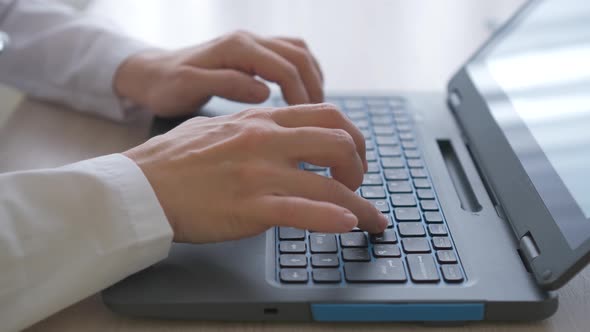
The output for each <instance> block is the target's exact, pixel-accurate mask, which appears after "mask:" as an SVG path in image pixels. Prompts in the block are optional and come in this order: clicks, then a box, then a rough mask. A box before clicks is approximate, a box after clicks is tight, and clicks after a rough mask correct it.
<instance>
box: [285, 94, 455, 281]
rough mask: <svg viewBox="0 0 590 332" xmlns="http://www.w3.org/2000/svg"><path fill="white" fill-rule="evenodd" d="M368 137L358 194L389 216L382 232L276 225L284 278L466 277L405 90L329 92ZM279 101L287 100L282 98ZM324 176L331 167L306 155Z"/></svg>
mask: <svg viewBox="0 0 590 332" xmlns="http://www.w3.org/2000/svg"><path fill="white" fill-rule="evenodd" d="M327 101H328V102H330V103H333V104H336V105H337V106H339V108H340V109H341V110H342V111H343V112H344V113H345V114H346V115H347V116H348V117H349V118H350V119H351V120H352V121H353V122H354V123H355V124H356V126H357V127H358V128H359V129H360V131H361V132H362V133H363V135H364V137H365V143H366V147H367V154H366V156H367V161H368V163H369V169H368V172H367V173H366V174H365V175H364V179H363V183H362V186H361V187H360V188H359V189H358V190H357V194H358V195H360V196H362V197H363V198H365V199H367V200H369V201H370V202H371V203H373V205H375V207H377V208H378V209H379V210H380V211H381V212H382V213H383V214H385V215H386V216H387V217H388V219H389V225H388V227H387V229H386V230H385V231H384V232H383V233H382V234H368V233H367V232H363V231H361V230H360V229H356V228H355V229H354V230H353V231H351V232H349V233H343V234H328V233H316V232H311V231H307V230H300V229H295V228H289V227H277V228H276V239H277V241H276V257H277V262H276V264H277V280H278V281H279V282H281V283H283V284H309V285H315V284H346V283H400V284H408V283H448V284H457V283H462V282H463V281H464V273H463V269H462V267H461V265H460V262H459V259H458V255H457V252H456V251H455V248H454V245H453V240H452V238H451V235H450V234H449V231H448V228H447V226H446V221H445V218H444V216H443V214H442V213H441V211H440V206H439V204H438V200H437V197H436V192H435V190H434V188H433V185H432V182H431V181H430V176H429V173H428V170H427V167H426V165H425V164H424V160H423V159H422V155H421V152H420V149H419V148H420V147H419V144H418V143H417V141H416V137H415V132H414V128H413V122H412V117H411V116H410V114H409V113H408V112H409V111H408V110H407V109H406V108H405V103H404V100H403V99H402V98H399V97H370V98H357V97H354V98H353V97H350V98H349V97H342V98H328V99H327ZM275 103H276V105H284V104H282V102H281V101H279V100H278V99H277V100H276V101H275ZM301 167H302V168H303V169H305V170H307V171H310V172H315V173H317V174H320V175H323V176H330V170H329V169H327V168H324V167H319V166H315V165H311V164H307V163H304V164H302V165H301Z"/></svg>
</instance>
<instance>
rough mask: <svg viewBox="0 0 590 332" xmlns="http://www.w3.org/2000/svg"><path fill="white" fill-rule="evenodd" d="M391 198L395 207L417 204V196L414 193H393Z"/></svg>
mask: <svg viewBox="0 0 590 332" xmlns="http://www.w3.org/2000/svg"><path fill="white" fill-rule="evenodd" d="M390 198H391V204H393V207H400V206H416V198H415V197H414V195H412V194H392V195H391V197H390Z"/></svg>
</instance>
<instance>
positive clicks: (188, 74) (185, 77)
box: [171, 66, 194, 85]
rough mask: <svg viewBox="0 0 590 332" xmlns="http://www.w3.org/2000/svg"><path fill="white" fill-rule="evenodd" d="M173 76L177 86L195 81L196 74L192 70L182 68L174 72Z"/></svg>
mask: <svg viewBox="0 0 590 332" xmlns="http://www.w3.org/2000/svg"><path fill="white" fill-rule="evenodd" d="M171 76H172V80H173V81H174V82H175V83H176V84H179V85H184V84H189V83H190V82H191V81H192V80H193V76H194V72H193V71H192V69H191V68H188V67H185V66H180V67H178V68H176V69H174V70H173V71H172V73H171Z"/></svg>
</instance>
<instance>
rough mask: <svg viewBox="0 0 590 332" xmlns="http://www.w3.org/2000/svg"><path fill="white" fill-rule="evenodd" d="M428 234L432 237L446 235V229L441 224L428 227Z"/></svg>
mask: <svg viewBox="0 0 590 332" xmlns="http://www.w3.org/2000/svg"><path fill="white" fill-rule="evenodd" d="M428 233H430V235H432V236H436V235H448V232H447V228H446V227H445V226H444V225H443V224H430V225H428Z"/></svg>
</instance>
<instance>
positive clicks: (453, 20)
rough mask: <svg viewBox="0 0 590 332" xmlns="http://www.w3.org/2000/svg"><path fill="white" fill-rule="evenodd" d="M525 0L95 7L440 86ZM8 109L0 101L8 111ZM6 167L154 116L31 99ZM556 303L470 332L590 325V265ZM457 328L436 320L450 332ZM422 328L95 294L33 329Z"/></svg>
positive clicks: (131, 20)
mask: <svg viewBox="0 0 590 332" xmlns="http://www.w3.org/2000/svg"><path fill="white" fill-rule="evenodd" d="M521 3H522V0H502V1H486V2H483V1H472V0H447V1H437V0H431V1H391V0H372V1H363V0H356V1H355V0H322V1H313V0H298V1H286V0H284V1H283V0H279V1H277V0H249V1H231V0H199V1H196V0H193V1H190V0H184V1H181V0H175V1H173V2H171V1H164V0H127V1H117V0H97V1H94V2H91V4H90V5H89V8H88V10H89V11H90V12H93V13H96V14H100V15H105V16H108V17H110V18H111V19H113V20H114V21H115V22H117V23H118V24H119V25H120V26H121V27H122V29H123V30H124V31H126V32H127V33H129V34H130V35H133V36H135V37H137V38H140V39H143V40H146V41H149V42H152V43H154V44H155V45H159V46H163V47H180V46H184V45H189V44H191V43H197V42H201V41H204V40H207V39H210V38H213V37H216V36H218V35H220V34H222V33H225V32H228V31H232V30H235V29H248V30H251V31H253V32H256V33H260V34H263V35H297V36H302V37H304V38H305V39H306V40H307V41H308V43H309V44H310V46H311V47H312V49H313V50H314V51H315V53H316V55H317V56H318V58H319V60H320V62H321V63H322V65H323V69H324V72H325V74H326V77H327V81H326V87H327V89H329V90H433V89H434V90H436V89H438V90H441V89H443V88H444V85H445V83H446V79H447V78H448V77H449V76H450V75H451V74H452V73H453V71H455V70H456V69H457V68H458V67H459V66H460V65H461V63H462V62H463V61H464V60H465V59H466V58H467V57H468V56H469V55H470V54H471V52H472V51H473V50H475V48H476V47H477V46H478V45H479V44H480V43H481V42H482V41H483V40H484V39H485V38H486V37H487V36H488V35H489V32H490V30H489V26H490V25H491V24H493V23H494V22H501V21H503V20H504V19H505V18H506V17H508V16H509V15H510V13H512V12H513V11H514V10H515V8H517V7H518V6H519V5H520V4H521ZM9 107H10V106H9V105H7V103H3V101H0V110H2V111H5V112H6V111H9V110H8V108H9ZM1 119H4V120H3V121H4V123H3V124H2V123H0V171H1V172H4V171H11V170H19V169H31V168H41V167H53V166H57V165H62V164H65V163H69V162H73V161H77V160H81V159H84V158H90V157H94V156H98V155H102V154H107V153H113V152H119V151H123V150H125V149H127V148H128V147H131V146H133V145H136V144H139V143H140V142H142V141H143V140H144V139H145V138H146V137H147V133H148V127H149V123H150V118H149V116H143V117H140V118H139V119H138V121H137V122H135V123H133V124H130V125H120V124H115V123H112V122H109V121H104V120H101V119H97V118H93V117H89V116H84V115H80V114H77V113H75V112H73V111H71V110H67V109H64V108H63V107H60V106H57V105H50V104H46V103H40V102H37V101H31V100H25V101H24V102H22V103H19V104H18V105H17V106H16V108H15V109H14V111H13V112H11V114H7V115H4V116H0V120H1ZM559 294H560V308H559V310H558V312H557V313H556V314H555V315H554V316H553V317H551V318H550V319H548V320H546V321H543V322H536V323H520V324H514V323H502V324H491V323H483V324H473V325H468V326H465V327H462V328H461V329H462V330H466V331H589V330H590V315H588V313H589V312H590V269H586V270H585V271H584V272H583V273H581V274H580V275H578V277H576V278H575V279H574V280H573V281H572V282H570V283H569V284H568V285H567V286H565V287H564V288H563V289H561V290H560V291H559ZM457 329H458V328H455V327H453V328H451V327H449V328H440V329H437V330H441V331H454V330H457ZM80 330H83V331H112V330H117V331H189V330H191V331H195V330H197V331H236V330H250V331H254V330H263V331H336V330H337V331H357V330H363V331H386V330H388V331H389V330H409V331H423V330H426V328H425V327H423V326H421V325H414V324H376V325H365V324H362V325H361V324H345V325H344V324H342V325H341V324H288V323H284V324H276V323H272V324H271V323H218V322H170V321H158V320H145V319H131V318H127V317H121V316H118V315H115V314H113V313H111V312H110V311H108V310H107V309H106V308H105V307H104V306H103V305H102V303H101V302H100V298H99V296H98V295H94V296H91V297H89V298H87V299H85V300H83V301H81V302H80V303H78V304H75V305H73V306H71V307H69V308H67V309H65V310H63V311H62V312H60V313H58V314H56V315H54V316H52V317H49V318H48V319H46V320H44V321H42V322H40V323H38V324H37V325H35V326H33V327H31V328H30V329H29V330H28V331H80Z"/></svg>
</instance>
